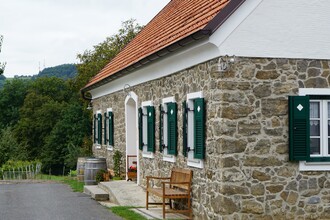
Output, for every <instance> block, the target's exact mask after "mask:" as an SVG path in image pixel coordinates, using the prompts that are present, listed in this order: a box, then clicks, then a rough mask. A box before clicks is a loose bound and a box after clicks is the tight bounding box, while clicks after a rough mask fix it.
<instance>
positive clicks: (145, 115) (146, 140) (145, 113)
mask: <svg viewBox="0 0 330 220" xmlns="http://www.w3.org/2000/svg"><path fill="white" fill-rule="evenodd" d="M139 148H140V150H142V156H143V157H149V158H153V157H154V152H155V107H154V106H153V105H152V102H151V101H147V102H142V105H141V107H140V108H139Z"/></svg>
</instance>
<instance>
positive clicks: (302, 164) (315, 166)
mask: <svg viewBox="0 0 330 220" xmlns="http://www.w3.org/2000/svg"><path fill="white" fill-rule="evenodd" d="M306 95H330V89H327V88H300V89H299V96H306ZM312 101H317V100H312ZM325 101H326V100H325ZM329 101H330V100H329ZM320 111H324V109H322V110H321V108H320ZM325 114H327V113H325ZM322 120H323V121H324V119H321V121H322ZM321 123H322V122H321ZM322 124H323V126H327V123H324V122H323V123H322ZM322 124H321V125H320V126H322ZM324 124H325V125H324ZM322 129H324V127H321V132H325V130H324V131H322ZM326 130H327V128H326ZM323 139H324V137H323V138H322V135H321V146H324V147H323V148H326V146H327V145H326V146H325V145H322V144H324V142H323ZM321 148H322V147H321ZM310 156H311V157H317V156H327V155H324V154H323V155H317V156H316V155H310ZM299 170H300V171H329V170H330V162H307V161H299Z"/></svg>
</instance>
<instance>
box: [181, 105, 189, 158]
mask: <svg viewBox="0 0 330 220" xmlns="http://www.w3.org/2000/svg"><path fill="white" fill-rule="evenodd" d="M187 117H188V115H187V102H186V101H183V102H182V146H183V148H182V154H183V156H185V157H186V156H187V145H188V144H187V138H188V136H187V122H188V120H187Z"/></svg>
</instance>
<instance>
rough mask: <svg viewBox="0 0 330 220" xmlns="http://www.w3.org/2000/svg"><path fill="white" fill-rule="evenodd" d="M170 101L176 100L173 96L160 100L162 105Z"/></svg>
mask: <svg viewBox="0 0 330 220" xmlns="http://www.w3.org/2000/svg"><path fill="white" fill-rule="evenodd" d="M171 102H176V101H175V97H174V96H171V97H167V98H163V100H162V104H163V105H164V104H166V103H171Z"/></svg>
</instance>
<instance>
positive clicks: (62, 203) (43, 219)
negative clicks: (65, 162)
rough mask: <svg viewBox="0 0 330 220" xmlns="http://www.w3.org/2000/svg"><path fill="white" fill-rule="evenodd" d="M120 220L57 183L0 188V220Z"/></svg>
mask: <svg viewBox="0 0 330 220" xmlns="http://www.w3.org/2000/svg"><path fill="white" fill-rule="evenodd" d="M12 219H15V220H23V219H24V220H39V219H40V220H67V219H70V220H71V219H73V220H74V219H79V220H93V219H95V220H108V219H111V220H119V219H121V218H120V217H118V216H116V215H114V214H112V213H111V212H110V211H109V210H108V209H106V208H105V207H103V206H101V205H100V204H99V203H98V202H96V201H94V200H92V199H91V198H90V196H87V195H85V194H82V193H75V192H72V191H71V189H70V188H69V186H67V185H64V184H57V183H20V184H13V183H4V182H3V183H2V184H0V220H12Z"/></svg>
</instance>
